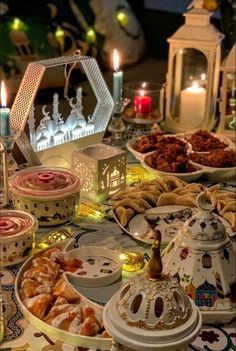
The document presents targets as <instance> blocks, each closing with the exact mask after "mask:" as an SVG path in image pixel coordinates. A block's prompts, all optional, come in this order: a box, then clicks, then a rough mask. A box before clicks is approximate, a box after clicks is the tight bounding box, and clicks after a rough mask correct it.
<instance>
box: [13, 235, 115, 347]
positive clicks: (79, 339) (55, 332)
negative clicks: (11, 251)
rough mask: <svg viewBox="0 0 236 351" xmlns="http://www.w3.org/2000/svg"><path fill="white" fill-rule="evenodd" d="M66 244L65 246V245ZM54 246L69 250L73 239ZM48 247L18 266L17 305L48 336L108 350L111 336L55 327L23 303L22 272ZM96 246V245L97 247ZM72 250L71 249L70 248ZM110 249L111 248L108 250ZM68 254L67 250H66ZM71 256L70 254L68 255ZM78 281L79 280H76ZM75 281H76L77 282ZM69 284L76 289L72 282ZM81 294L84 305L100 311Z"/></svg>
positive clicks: (68, 276) (68, 280)
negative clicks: (103, 336)
mask: <svg viewBox="0 0 236 351" xmlns="http://www.w3.org/2000/svg"><path fill="white" fill-rule="evenodd" d="M65 245H66V246H65ZM53 246H56V247H61V248H63V249H64V250H69V248H70V247H73V246H74V240H73V239H72V240H69V241H68V240H66V241H65V242H61V243H57V244H55V245H52V246H51V247H53ZM49 248H50V247H48V248H47V249H44V250H41V251H39V252H38V253H37V254H36V255H34V256H32V257H30V258H29V259H28V260H27V261H26V262H25V263H24V264H23V265H22V267H21V268H20V270H19V272H18V274H17V277H16V281H15V293H16V298H17V301H18V304H19V307H20V309H21V311H22V313H23V315H24V317H25V319H26V320H27V321H28V322H29V323H30V324H31V325H32V326H33V327H35V328H36V329H38V330H40V331H41V332H43V333H45V334H47V335H48V336H50V337H52V338H54V339H56V340H60V341H62V342H65V343H68V344H71V345H74V346H80V347H85V348H94V349H104V350H109V349H110V347H111V345H112V339H111V338H101V337H95V336H83V335H79V334H75V333H71V332H68V331H65V330H62V329H59V328H56V327H54V326H52V325H50V324H48V323H46V322H44V321H43V320H41V319H39V318H38V317H36V316H35V315H34V314H32V313H31V312H30V311H29V310H28V308H27V307H26V306H25V305H24V304H23V301H22V299H21V297H20V294H19V290H20V282H21V280H22V277H23V274H24V272H25V271H26V270H27V269H29V267H30V266H31V262H32V260H33V259H34V258H36V257H38V256H40V255H41V253H42V252H44V251H47V250H48V249H49ZM97 248H98V247H96V249H97ZM72 251H73V250H72ZM110 251H112V250H110ZM68 255H69V252H68ZM69 257H70V258H71V256H69ZM76 258H77V257H76ZM63 274H64V275H65V279H66V280H67V282H69V283H70V282H71V280H70V279H68V278H70V277H71V275H70V274H69V273H66V274H65V273H63ZM78 281H79V280H78ZM78 281H77V282H78ZM71 286H72V287H73V288H74V289H75V290H76V291H78V289H76V288H75V287H74V286H73V284H71ZM79 294H80V295H81V299H82V300H83V303H84V304H86V305H89V306H91V307H93V308H94V309H95V310H96V311H100V312H101V313H102V311H103V307H101V306H100V305H98V304H96V303H94V302H92V301H91V300H89V299H87V298H86V297H85V296H84V295H83V294H82V293H81V292H79Z"/></svg>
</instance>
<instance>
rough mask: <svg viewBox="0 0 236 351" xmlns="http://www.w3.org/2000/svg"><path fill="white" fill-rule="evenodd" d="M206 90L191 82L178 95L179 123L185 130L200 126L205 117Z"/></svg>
mask: <svg viewBox="0 0 236 351" xmlns="http://www.w3.org/2000/svg"><path fill="white" fill-rule="evenodd" d="M205 104H206V89H205V88H203V87H200V86H199V84H198V83H197V82H193V85H192V86H191V87H188V88H186V89H184V90H182V91H181V94H180V123H181V124H182V125H184V126H186V127H187V128H194V127H198V126H200V125H201V123H202V122H203V120H204V115H205Z"/></svg>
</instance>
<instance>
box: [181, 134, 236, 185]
mask: <svg viewBox="0 0 236 351" xmlns="http://www.w3.org/2000/svg"><path fill="white" fill-rule="evenodd" d="M183 138H184V139H185V140H186V141H188V142H189V143H190V144H191V147H192V151H191V153H190V154H189V157H190V160H191V161H192V162H193V164H194V165H196V166H200V167H203V169H204V172H205V175H206V176H207V178H208V179H213V180H217V181H221V180H222V181H224V180H226V179H230V178H232V177H234V176H235V173H236V169H235V167H236V152H235V144H234V143H233V142H232V141H231V140H230V139H229V138H227V137H226V136H224V135H219V134H213V133H209V132H207V131H205V130H198V131H197V132H195V133H192V134H185V135H183Z"/></svg>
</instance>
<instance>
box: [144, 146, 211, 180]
mask: <svg viewBox="0 0 236 351" xmlns="http://www.w3.org/2000/svg"><path fill="white" fill-rule="evenodd" d="M154 152H155V151H154ZM149 155H150V154H149ZM140 163H141V165H142V166H143V167H144V168H146V169H147V170H148V171H150V172H152V173H154V174H157V175H158V176H162V177H164V176H167V175H172V176H174V177H177V178H179V179H182V180H184V181H185V182H192V181H194V180H196V179H198V178H200V177H201V176H202V175H203V174H204V173H205V171H204V169H203V168H204V167H203V166H200V165H198V164H194V163H193V162H191V161H190V163H192V165H193V167H194V168H195V171H193V172H188V173H171V172H163V171H160V170H158V169H155V168H152V167H150V166H149V165H148V164H147V162H146V161H145V158H144V160H140Z"/></svg>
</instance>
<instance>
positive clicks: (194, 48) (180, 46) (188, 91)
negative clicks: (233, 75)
mask: <svg viewBox="0 0 236 351" xmlns="http://www.w3.org/2000/svg"><path fill="white" fill-rule="evenodd" d="M189 8H190V10H189V11H188V12H186V13H185V14H184V17H185V24H184V25H182V26H181V27H180V28H179V29H178V30H177V31H176V32H175V33H174V34H173V35H172V37H170V38H169V39H168V42H169V43H170V46H169V58H168V73H167V87H166V121H165V128H166V129H167V130H169V131H172V132H185V131H190V130H191V131H192V130H196V129H198V128H204V129H207V130H211V129H212V127H213V125H214V115H215V108H216V101H217V91H218V80H219V72H220V61H221V48H220V44H221V41H222V39H223V37H224V36H223V34H221V33H220V32H219V31H218V30H217V29H216V28H215V27H214V26H213V25H212V24H211V23H210V16H211V13H210V12H208V11H207V10H205V9H204V8H203V0H195V1H193V2H192V3H191V5H190V6H189Z"/></svg>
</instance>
